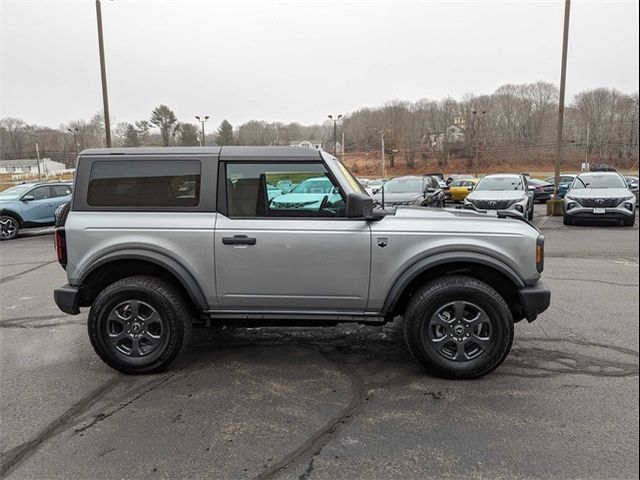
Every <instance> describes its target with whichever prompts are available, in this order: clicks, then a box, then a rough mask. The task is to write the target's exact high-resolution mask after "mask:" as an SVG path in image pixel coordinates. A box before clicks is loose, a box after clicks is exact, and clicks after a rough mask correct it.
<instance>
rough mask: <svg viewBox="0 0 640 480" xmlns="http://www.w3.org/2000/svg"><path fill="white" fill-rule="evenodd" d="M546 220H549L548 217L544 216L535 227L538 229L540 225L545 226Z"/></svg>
mask: <svg viewBox="0 0 640 480" xmlns="http://www.w3.org/2000/svg"><path fill="white" fill-rule="evenodd" d="M547 220H549V217H548V216H545V217H544V218H543V219H542V220H540V221H539V222H538V225H537V227H538V228H540V227H541V226H542V225H544V224H545V222H546V221H547Z"/></svg>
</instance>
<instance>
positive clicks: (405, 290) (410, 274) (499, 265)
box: [383, 252, 525, 321]
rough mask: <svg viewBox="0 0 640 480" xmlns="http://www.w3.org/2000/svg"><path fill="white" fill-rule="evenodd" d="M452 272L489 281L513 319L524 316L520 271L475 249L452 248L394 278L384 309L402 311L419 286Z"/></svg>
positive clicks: (389, 311) (390, 311)
mask: <svg viewBox="0 0 640 480" xmlns="http://www.w3.org/2000/svg"><path fill="white" fill-rule="evenodd" d="M449 275H467V276H470V277H473V278H476V279H478V280H481V281H483V282H485V283H487V284H488V285H490V286H491V287H493V288H494V289H495V290H496V291H497V292H498V293H499V294H500V295H501V296H502V297H503V298H504V299H505V301H506V302H507V304H508V305H509V308H510V309H511V313H512V314H513V318H514V320H516V321H519V320H522V319H523V318H524V310H523V307H522V302H521V300H520V298H519V296H518V291H519V289H521V288H523V287H524V286H525V284H524V282H523V280H522V279H521V278H520V276H519V275H518V274H517V272H516V271H515V270H513V269H512V268H511V267H510V266H508V265H506V264H504V263H503V262H501V261H499V260H497V259H495V258H493V257H490V256H488V255H483V254H479V253H473V252H452V253H446V254H440V255H434V256H432V257H428V258H424V259H422V260H419V261H417V262H416V263H414V264H413V265H411V266H410V267H408V268H407V269H406V270H405V271H404V272H403V273H402V274H401V275H400V276H399V277H398V279H397V280H396V281H395V282H394V284H393V286H392V287H391V290H390V291H389V293H388V294H387V297H386V299H385V302H384V305H383V312H384V313H385V315H386V316H392V317H393V316H396V315H401V314H402V313H403V312H404V309H405V308H406V306H407V303H408V302H409V299H410V298H411V296H412V295H413V292H415V291H416V289H417V288H418V287H420V286H421V285H424V284H425V283H427V282H429V281H431V280H434V279H436V278H440V277H443V276H449Z"/></svg>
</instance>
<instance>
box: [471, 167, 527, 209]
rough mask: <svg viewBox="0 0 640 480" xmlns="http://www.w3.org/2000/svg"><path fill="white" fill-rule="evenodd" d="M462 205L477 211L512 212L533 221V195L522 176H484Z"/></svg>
mask: <svg viewBox="0 0 640 480" xmlns="http://www.w3.org/2000/svg"><path fill="white" fill-rule="evenodd" d="M464 205H465V206H466V207H468V208H475V209H477V210H496V211H497V210H513V211H514V212H518V213H519V214H520V215H522V216H524V217H525V218H527V219H528V220H533V193H531V192H530V191H529V187H528V183H527V179H526V178H525V177H524V175H518V174H493V175H486V176H485V177H483V178H482V180H480V181H479V182H478V184H477V185H476V186H475V188H474V189H473V191H472V192H471V193H470V194H469V195H468V196H467V198H465V200H464Z"/></svg>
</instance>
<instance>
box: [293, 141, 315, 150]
mask: <svg viewBox="0 0 640 480" xmlns="http://www.w3.org/2000/svg"><path fill="white" fill-rule="evenodd" d="M289 146H291V147H306V148H315V149H316V150H322V142H319V141H316V140H303V141H301V142H291V143H290V144H289Z"/></svg>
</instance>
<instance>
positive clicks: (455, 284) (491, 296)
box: [404, 276, 514, 379]
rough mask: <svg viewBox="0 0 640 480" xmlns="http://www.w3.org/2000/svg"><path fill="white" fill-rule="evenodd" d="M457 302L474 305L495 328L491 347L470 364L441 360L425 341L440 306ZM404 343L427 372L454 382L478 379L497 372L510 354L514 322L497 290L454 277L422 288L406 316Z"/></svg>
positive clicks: (440, 356) (472, 279) (416, 293)
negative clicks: (484, 313)
mask: <svg viewBox="0 0 640 480" xmlns="http://www.w3.org/2000/svg"><path fill="white" fill-rule="evenodd" d="M458 300H462V301H467V302H473V303H475V304H476V305H478V306H480V307H481V308H482V309H483V310H484V311H485V312H486V313H487V315H488V317H489V318H490V322H491V328H492V341H491V344H490V346H489V347H488V348H487V349H486V350H485V351H483V352H482V353H481V354H480V355H479V356H477V357H476V358H473V359H472V360H467V361H454V360H450V359H447V358H445V357H444V356H442V355H441V354H440V353H439V352H438V351H437V350H436V349H435V348H434V347H433V346H432V344H431V342H430V341H429V340H428V339H426V335H425V334H423V333H424V331H425V330H424V329H426V328H427V327H428V323H427V322H430V321H431V318H432V317H433V315H434V314H435V313H436V312H437V311H438V309H439V308H441V306H443V305H445V304H447V303H450V302H455V301H458ZM404 318H405V340H406V342H407V346H408V347H409V351H410V352H411V354H412V355H413V357H414V358H415V359H416V360H417V361H418V363H420V364H421V365H422V366H424V367H425V369H426V370H427V371H428V372H430V373H432V374H434V375H437V376H439V377H444V378H451V379H472V378H479V377H482V376H483V375H486V374H488V373H490V372H491V371H493V370H494V369H496V368H497V367H498V366H499V365H500V364H501V363H502V362H503V361H504V359H505V358H506V357H507V355H508V354H509V351H510V350H511V345H512V343H513V334H514V322H513V316H512V315H511V311H510V310H509V306H508V305H507V303H506V302H505V300H504V299H503V298H502V297H501V296H500V294H499V293H498V292H496V290H494V289H493V288H492V287H491V286H489V285H487V284H486V283H484V282H482V281H480V280H477V279H475V278H472V277H466V276H451V277H442V278H439V279H436V280H434V281H432V282H430V283H427V284H426V285H424V286H422V287H421V288H419V289H418V290H417V291H416V292H415V294H414V295H413V296H412V297H411V300H410V301H409V304H408V305H407V309H406V311H405V314H404Z"/></svg>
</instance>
